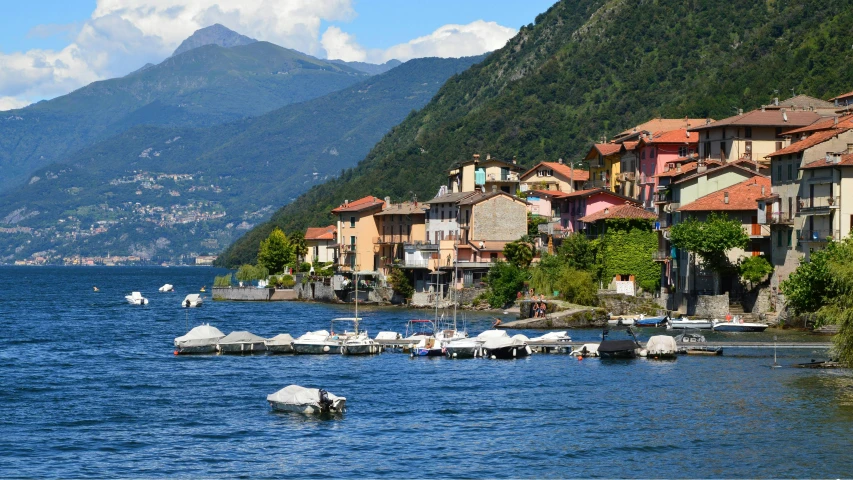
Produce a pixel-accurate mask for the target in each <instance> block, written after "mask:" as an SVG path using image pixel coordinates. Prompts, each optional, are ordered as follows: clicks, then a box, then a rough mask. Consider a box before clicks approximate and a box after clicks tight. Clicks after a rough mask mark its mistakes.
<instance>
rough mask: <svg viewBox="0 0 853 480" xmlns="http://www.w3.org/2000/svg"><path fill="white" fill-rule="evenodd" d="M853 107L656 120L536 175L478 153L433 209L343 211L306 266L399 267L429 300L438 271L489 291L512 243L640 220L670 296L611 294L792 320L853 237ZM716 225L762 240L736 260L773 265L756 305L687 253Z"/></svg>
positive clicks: (799, 103)
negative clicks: (791, 282)
mask: <svg viewBox="0 0 853 480" xmlns="http://www.w3.org/2000/svg"><path fill="white" fill-rule="evenodd" d="M850 103H853V92H850V93H847V94H844V95H840V96H837V97H835V98H832V99H830V100H829V101H824V100H821V99H817V98H813V97H809V96H806V95H797V96H795V97H792V98H789V99H787V100H784V101H780V100H779V99H773V101H772V102H771V103H770V104H768V105H764V106H762V107H761V108H759V109H756V110H753V111H749V112H742V111H739V112H738V113H737V115H734V116H732V117H729V118H724V119H720V120H714V119H691V118H671V119H665V118H655V119H650V120H649V121H647V122H645V123H642V124H640V125H636V126H635V127H632V128H630V129H628V130H625V131H623V132H620V133H618V134H616V135H613V136H612V138H610V139H602V142H600V143H595V144H593V145H590V148H589V151H588V153H587V154H586V156H585V157H584V158H577V159H569V160H564V159H557V160H556V161H550V162H540V163H538V164H536V165H534V166H533V167H531V168H522V167H521V166H519V165H518V164H517V162H516V161H515V160H514V159H513V160H502V159H497V158H492V157H491V156H490V155H488V154H485V155H480V154H474V155H473V156H472V157H471V158H470V159H469V160H467V161H464V162H460V163H458V164H456V165H454V166H453V167H452V168H451V169H450V170H448V171H447V181H446V183H445V184H444V185H442V186H441V188H440V189H439V191H438V193H437V195H436V196H435V197H434V198H431V199H428V200H426V201H423V200H420V201H419V200H418V199H416V198H412V199H408V200H406V201H403V202H396V203H395V202H393V201H392V200H391V199H390V198H387V197H386V198H384V199H382V198H376V197H373V196H367V197H364V198H359V199H353V200H347V201H345V202H344V203H343V204H341V205H339V206H338V207H336V208H334V209H333V210H332V211H331V213H332V214H333V215H335V217H336V218H337V221H336V223H335V224H333V225H327V226H317V227H312V228H309V229H308V230H307V231H306V232H305V240H306V243H307V245H308V255H307V257H306V260H307V261H309V262H320V263H322V262H333V263H334V264H336V265H338V267H337V268H338V271H339V272H340V273H343V274H344V275H347V274H351V273H352V272H354V271H358V272H360V274H363V275H373V276H375V277H378V278H387V276H388V275H390V274H391V270H392V269H393V268H399V269H402V270H403V271H405V272H406V275H407V276H408V278H409V279H410V281H411V283H412V285H413V287H414V289H415V292H416V293H415V295H417V294H418V292H429V291H431V290H432V289H433V285H434V284H435V282H436V281H435V279H434V277H433V273H436V272H443V273H445V275H441V276H440V278H443V280H441V281H440V282H443V283H448V282H449V281H450V278H452V275H451V272H452V271H454V270H456V271H458V277H457V280H456V281H457V285H456V286H457V287H458V288H464V287H472V286H473V287H476V286H482V285H483V281H484V279H485V277H486V276H487V274H488V272H489V269H490V268H491V267H493V266H494V265H495V264H496V262H500V261H502V260H505V259H506V254H505V247H506V246H507V244H509V243H511V242H514V241H518V240H520V239H525V240H528V241H531V242H533V244H534V245H535V248H536V250H537V251H538V252H539V253H540V254H544V253H553V252H554V251H556V250H557V249H558V248H559V246H560V244H561V242H563V241H564V240H565V239H566V238H568V237H569V236H571V235H584V236H586V237H588V238H599V237H605V236H607V235H608V232H607V221H609V220H631V221H637V220H639V221H640V222H641V223H643V222H646V223H648V228H649V230H650V231H653V232H655V235H656V236H657V248H656V249H654V250H653V251H649V252H647V253H648V257H649V259H650V260H653V261H654V262H656V263H657V264H658V265H659V269H660V279H659V282H658V283H657V284H658V285H659V289H657V290H656V291H646V292H642V288H640V286H639V285H638V284H637V281H636V278H635V274H636V273H637V272H633V271H620V272H619V273H618V274H617V275H615V276H614V277H613V278H612V282H611V283H610V285H606V284H602V285H601V287H603V288H604V289H613V290H617V291H619V292H621V293H628V294H631V295H634V294H638V293H645V294H646V295H650V296H654V297H655V298H656V301H657V302H658V304H659V305H660V306H661V307H662V308H666V309H669V310H681V311H683V312H687V313H689V314H700V313H704V314H712V315H725V314H726V313H727V312H728V311H741V309H743V310H742V311H743V312H745V313H750V312H752V313H755V314H767V313H769V312H778V311H780V310H782V309H783V308H784V298H783V297H782V296H781V293H780V290H779V286H780V282H782V281H784V280H785V279H786V278H787V277H788V275H790V274H791V272H792V271H793V270H794V269H795V268H796V267H797V266H798V265H799V263H800V262H801V261H808V260H809V256H810V254H811V253H812V252H814V251H816V250H820V249H823V248H824V247H825V246H826V245H827V243H828V242H831V241H839V240H841V239H842V238H844V237H846V236H847V235H849V233H850V232H851V227H853V197H851V198H848V199H846V200H845V198H842V197H843V196H844V195H845V194H844V192H848V193H849V194H851V195H853V168H847V167H853V114H851V113H850V112H849V111H848V104H850ZM714 212H717V213H720V212H721V213H724V214H726V215H727V217H728V218H730V219H736V220H737V221H739V222H740V224H741V225H742V228H743V230H744V232H745V233H746V234H747V235H748V236H749V243H748V246H747V247H746V248H744V249H740V248H737V249H732V250H730V251H729V252H728V257H729V260H730V261H731V262H732V263H734V264H736V263H738V261H739V260H742V259H744V258H748V257H754V256H763V257H765V258H766V259H768V260H769V261H770V262H771V264H772V266H773V272H772V273H771V274H770V275H768V276H767V278H766V281H765V282H764V283H763V285H762V286H761V287H762V288H760V289H757V290H756V291H753V292H745V291H744V289H743V288H742V287H741V286H740V284H741V282H740V281H739V279H738V278H722V281H721V282H719V283H715V281H714V275H713V274H712V272H709V271H706V270H705V269H703V268H702V266H701V264H700V262H698V261H697V260H698V259H697V258H695V255H692V254H690V253H689V252H686V251H683V250H680V249H678V248H675V247H673V245H672V243H671V241H670V230H671V229H672V227H673V226H675V225H677V224H679V223H681V222H683V221H685V220H686V219H688V218H696V219H699V220H700V221H705V220H706V219H707V218H708V217H709V215H711V214H712V213H714ZM531 223H532V224H533V225H535V226H536V230H535V231H534V232H533V233H534V235H532V236H528V234H529V231H528V228H529V224H531ZM536 260H537V259H534V262H536ZM608 280H609V279H608ZM730 295H731V297H730ZM749 295H752V296H751V297H749Z"/></svg>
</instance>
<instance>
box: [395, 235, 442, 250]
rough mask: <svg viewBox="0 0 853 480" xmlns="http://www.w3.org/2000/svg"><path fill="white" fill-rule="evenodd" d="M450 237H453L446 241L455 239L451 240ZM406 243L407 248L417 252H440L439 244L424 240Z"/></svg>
mask: <svg viewBox="0 0 853 480" xmlns="http://www.w3.org/2000/svg"><path fill="white" fill-rule="evenodd" d="M450 237H451V236H450V235H448V236H447V237H444V239H445V240H453V238H450ZM404 243H405V244H406V247H409V248H413V249H415V250H438V244H437V243H430V242H425V241H423V240H414V241H407V242H404Z"/></svg>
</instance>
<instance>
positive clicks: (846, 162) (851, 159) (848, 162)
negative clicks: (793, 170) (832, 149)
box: [803, 153, 853, 169]
mask: <svg viewBox="0 0 853 480" xmlns="http://www.w3.org/2000/svg"><path fill="white" fill-rule="evenodd" d="M824 167H827V168H834V167H853V153H847V154H844V155H841V161H839V162H838V163H826V158H822V159H820V160H816V161H814V162H811V163H809V164H807V165H804V166H803V168H809V169H811V168H824Z"/></svg>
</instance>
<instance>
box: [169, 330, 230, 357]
mask: <svg viewBox="0 0 853 480" xmlns="http://www.w3.org/2000/svg"><path fill="white" fill-rule="evenodd" d="M224 337H225V334H224V333H222V332H221V331H220V330H219V329H218V328H216V327H212V326H210V324H207V323H203V324H201V325H199V326H197V327H194V328H193V329H192V330H190V331H189V332H187V333H186V334H185V335H181V336H180V337H177V338H175V342H174V344H175V355H178V354H186V353H213V352H215V351H216V345H217V344H218V343H219V340H220V339H221V338H224Z"/></svg>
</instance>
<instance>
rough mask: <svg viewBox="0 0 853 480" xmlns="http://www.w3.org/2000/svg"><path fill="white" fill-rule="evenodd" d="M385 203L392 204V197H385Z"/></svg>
mask: <svg viewBox="0 0 853 480" xmlns="http://www.w3.org/2000/svg"><path fill="white" fill-rule="evenodd" d="M385 205H391V197H385Z"/></svg>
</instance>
